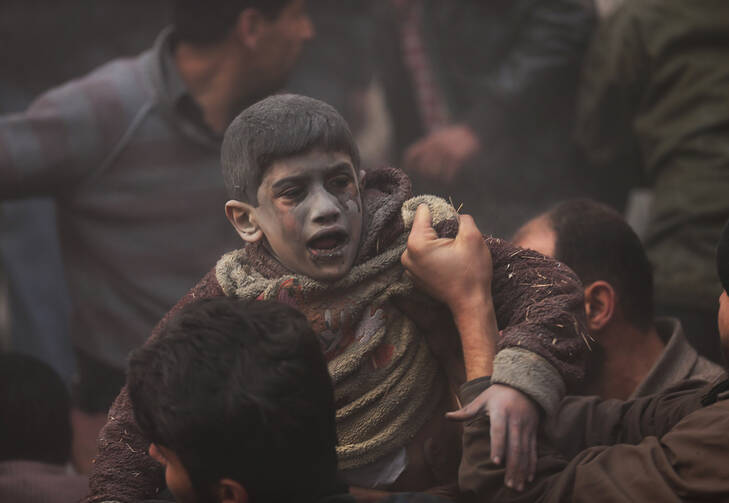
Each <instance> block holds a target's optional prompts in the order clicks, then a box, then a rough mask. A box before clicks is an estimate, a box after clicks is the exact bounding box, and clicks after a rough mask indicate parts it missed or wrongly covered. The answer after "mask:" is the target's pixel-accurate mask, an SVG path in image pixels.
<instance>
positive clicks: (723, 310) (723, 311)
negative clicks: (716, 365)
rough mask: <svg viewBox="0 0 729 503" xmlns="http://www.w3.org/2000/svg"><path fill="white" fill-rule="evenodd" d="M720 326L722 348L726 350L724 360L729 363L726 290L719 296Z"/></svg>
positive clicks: (728, 309)
mask: <svg viewBox="0 0 729 503" xmlns="http://www.w3.org/2000/svg"><path fill="white" fill-rule="evenodd" d="M717 324H718V325H719V338H720V339H721V348H722V349H723V350H724V358H725V361H726V362H729V296H727V293H726V290H724V291H723V292H721V295H720V296H719V316H718V317H717Z"/></svg>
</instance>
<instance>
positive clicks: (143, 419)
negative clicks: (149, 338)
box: [127, 297, 340, 502]
mask: <svg viewBox="0 0 729 503" xmlns="http://www.w3.org/2000/svg"><path fill="white" fill-rule="evenodd" d="M160 335H161V336H160V338H159V339H157V340H155V341H154V342H152V343H150V344H148V345H146V346H144V347H142V348H140V349H138V350H136V351H134V352H133V353H132V355H131V357H130V359H129V366H128V375H127V388H128V391H129V396H130V398H131V401H132V406H133V409H134V416H135V418H136V420H137V423H138V424H139V427H140V429H141V431H142V432H143V433H144V434H145V435H146V436H147V438H148V439H149V440H150V442H153V443H155V444H159V445H161V446H164V447H167V448H169V449H171V450H172V451H174V452H175V454H176V455H177V456H178V457H179V459H180V461H181V462H182V464H183V466H184V467H185V469H186V470H187V472H188V474H189V476H190V480H191V482H192V485H193V487H194V489H195V491H196V492H197V494H198V497H199V498H200V500H202V501H208V500H210V501H213V500H214V499H213V496H212V490H213V489H214V487H215V484H216V483H217V482H218V481H219V480H220V479H221V478H229V479H232V480H235V481H237V482H238V483H240V484H241V485H242V486H243V487H244V488H245V489H246V491H247V492H248V495H249V496H250V497H251V501H253V502H255V501H271V502H278V501H314V500H316V499H318V498H321V497H323V496H327V495H330V494H334V493H335V492H337V490H339V489H340V487H339V482H338V479H337V458H336V451H335V446H336V443H337V438H336V426H335V420H334V414H335V412H334V392H333V387H332V382H331V379H330V377H329V373H328V370H327V366H326V363H325V360H324V356H323V353H322V351H321V348H320V345H319V342H318V340H317V338H316V336H315V335H314V332H313V331H312V330H311V328H310V327H309V325H308V323H307V321H306V318H304V316H303V315H302V314H300V313H299V312H298V311H296V310H294V309H293V308H291V307H288V306H286V305H283V304H279V303H275V302H268V301H259V302H251V303H246V302H244V301H241V300H237V299H233V298H227V297H220V298H213V299H205V300H201V301H199V302H196V303H193V304H190V305H188V306H186V307H185V308H184V309H183V311H182V312H181V313H180V314H179V315H178V316H176V317H175V318H174V319H173V320H172V321H170V323H169V324H168V325H167V326H166V327H165V328H164V329H163V331H162V333H161V334H160Z"/></svg>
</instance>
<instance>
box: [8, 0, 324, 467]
mask: <svg viewBox="0 0 729 503" xmlns="http://www.w3.org/2000/svg"><path fill="white" fill-rule="evenodd" d="M313 35H314V30H313V26H312V24H311V21H310V19H309V18H308V15H307V12H306V10H305V5H304V2H303V0H277V1H271V0H265V1H263V0H246V1H241V2H228V1H224V0H218V1H214V2H205V3H201V2H197V1H192V0H176V1H175V2H174V28H170V29H166V30H164V31H163V32H162V33H161V34H160V36H159V38H158V40H157V42H156V43H155V46H154V47H153V48H152V49H151V50H149V51H146V52H144V53H143V54H141V55H139V56H137V57H135V58H127V59H119V60H115V61H113V62H110V63H108V64H106V65H104V66H102V67H100V68H98V69H97V70H95V71H93V72H91V73H90V74H89V75H87V76H85V77H83V78H80V79H78V80H74V81H71V82H69V83H67V84H64V85H62V86H60V87H58V88H56V89H53V90H51V91H49V92H47V93H45V94H43V95H42V96H41V97H39V98H38V99H37V100H36V101H35V102H34V103H33V104H32V105H31V106H30V107H29V108H28V110H27V111H26V112H25V113H18V114H13V115H8V116H4V117H2V118H0V200H7V199H18V198H27V197H31V196H39V195H45V196H53V197H54V198H55V200H56V203H57V212H58V213H57V214H58V226H59V236H60V241H61V248H62V251H63V258H64V268H65V273H66V278H67V280H68V287H69V292H70V297H71V303H72V316H71V338H72V341H73V345H74V349H75V355H76V361H77V380H76V383H75V387H74V392H73V397H74V403H75V405H76V406H77V407H78V409H79V411H80V413H82V414H83V415H84V416H85V417H86V419H85V423H84V424H85V425H86V426H85V427H84V430H83V431H84V434H83V438H84V439H86V442H85V443H84V445H83V446H82V447H81V449H80V452H79V454H78V459H77V460H76V462H77V466H78V467H79V468H80V469H81V470H84V471H86V470H88V469H90V460H91V457H92V456H93V453H94V439H95V437H96V434H97V432H98V430H99V428H100V427H101V426H102V425H103V423H104V421H105V419H106V411H107V410H108V407H109V405H110V404H111V402H112V401H113V399H114V397H115V396H116V394H117V393H118V392H119V389H120V388H121V387H122V385H123V383H124V374H123V367H124V362H125V359H126V356H127V354H128V352H129V351H130V350H131V349H132V348H133V347H136V346H138V345H139V344H141V342H143V341H144V340H145V339H146V337H147V336H148V335H149V333H150V331H151V329H152V327H153V326H154V324H155V323H156V322H157V321H158V320H159V319H160V318H161V317H162V316H163V315H164V313H165V312H166V311H167V310H168V309H169V308H170V307H171V306H172V305H173V304H174V303H175V302H176V300H177V299H178V298H179V297H180V296H181V295H183V294H184V292H185V291H186V290H187V289H188V288H190V287H191V286H192V285H193V284H194V283H195V281H196V280H197V279H198V278H199V277H200V276H201V275H203V274H204V272H205V271H206V270H207V268H208V267H209V264H210V263H211V262H213V261H214V260H215V259H216V258H217V257H219V256H220V255H221V254H222V253H223V252H225V251H226V250H228V249H231V248H233V247H235V245H236V237H235V234H234V233H233V232H231V230H230V227H229V226H228V224H227V223H226V221H225V219H223V218H221V215H220V206H219V205H220V202H221V201H224V200H225V199H224V198H225V191H224V188H223V183H222V179H221V177H220V174H219V173H220V172H219V160H218V152H219V149H220V142H221V139H222V133H223V131H224V130H225V128H226V127H227V125H228V123H229V122H230V121H231V120H232V119H233V117H235V115H236V114H237V113H238V112H240V110H242V109H243V108H245V107H246V106H247V105H248V104H250V103H252V102H254V101H256V100H258V99H260V98H261V97H263V96H266V95H267V94H270V93H272V92H274V91H276V90H277V89H279V88H280V87H281V86H282V85H283V84H284V83H285V82H286V77H287V75H288V73H289V71H290V70H291V69H292V67H293V65H294V63H295V62H296V59H297V57H298V54H299V52H300V50H301V47H302V44H303V43H304V42H305V41H306V40H308V39H310V38H311V37H312V36H313ZM189 236H194V237H195V238H194V239H189Z"/></svg>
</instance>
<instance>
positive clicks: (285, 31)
mask: <svg viewBox="0 0 729 503" xmlns="http://www.w3.org/2000/svg"><path fill="white" fill-rule="evenodd" d="M264 22H265V23H266V27H265V32H264V34H263V35H262V37H261V40H260V52H259V54H258V57H257V60H258V65H257V66H258V77H259V78H260V79H261V81H265V82H266V83H267V85H268V87H269V88H270V90H276V89H279V88H281V87H283V85H284V84H285V83H286V79H287V78H288V76H289V74H290V73H291V70H293V68H294V65H295V64H296V61H297V60H298V58H299V54H300V53H301V49H302V48H303V45H304V42H306V41H307V40H310V39H311V38H313V37H314V24H313V23H312V22H311V19H310V18H309V14H308V13H307V11H306V5H305V2H304V0H291V2H289V3H288V4H287V5H286V6H285V7H284V8H283V9H281V12H279V14H278V17H276V18H275V19H272V20H270V21H268V20H266V21H264Z"/></svg>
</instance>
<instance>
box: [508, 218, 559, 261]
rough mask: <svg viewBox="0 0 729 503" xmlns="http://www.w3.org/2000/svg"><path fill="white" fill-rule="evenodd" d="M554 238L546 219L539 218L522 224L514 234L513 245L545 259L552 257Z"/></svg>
mask: <svg viewBox="0 0 729 503" xmlns="http://www.w3.org/2000/svg"><path fill="white" fill-rule="evenodd" d="M556 240H557V238H556V236H555V234H554V230H552V226H551V225H550V223H549V220H548V219H547V217H544V216H541V217H537V218H535V219H533V220H530V221H529V222H527V223H526V224H524V225H523V226H522V227H521V228H519V230H518V231H516V234H514V239H513V243H514V244H515V245H516V246H521V247H522V248H528V249H529V250H534V251H537V252H539V253H541V254H542V255H546V256H547V257H554V247H555V243H556Z"/></svg>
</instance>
